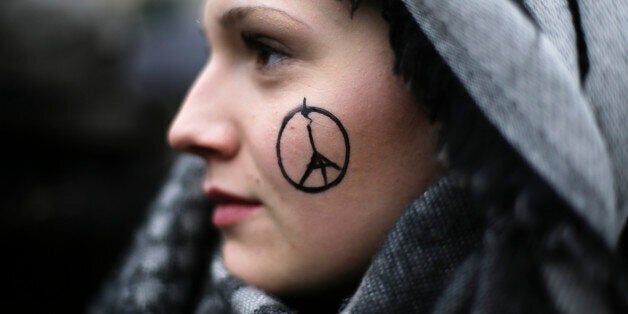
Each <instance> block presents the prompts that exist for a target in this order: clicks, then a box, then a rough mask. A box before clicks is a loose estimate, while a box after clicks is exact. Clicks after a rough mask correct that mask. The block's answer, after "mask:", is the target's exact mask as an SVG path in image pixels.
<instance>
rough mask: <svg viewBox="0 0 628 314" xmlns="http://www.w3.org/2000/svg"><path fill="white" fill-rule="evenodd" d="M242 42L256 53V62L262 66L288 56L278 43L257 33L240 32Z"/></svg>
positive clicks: (272, 63)
mask: <svg viewBox="0 0 628 314" xmlns="http://www.w3.org/2000/svg"><path fill="white" fill-rule="evenodd" d="M242 40H243V41H244V44H245V45H246V46H247V47H248V49H250V50H251V51H253V52H254V53H255V54H256V58H257V60H256V63H257V64H258V65H259V66H260V67H262V68H265V67H269V66H272V65H274V64H276V63H279V62H281V61H282V60H284V59H286V58H288V57H289V56H288V54H287V53H284V52H282V51H281V50H280V49H279V48H278V47H276V46H279V44H278V43H276V42H275V41H274V40H272V39H269V38H267V37H263V36H259V35H251V34H248V33H243V34H242Z"/></svg>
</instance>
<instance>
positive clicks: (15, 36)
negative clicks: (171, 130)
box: [0, 0, 206, 313]
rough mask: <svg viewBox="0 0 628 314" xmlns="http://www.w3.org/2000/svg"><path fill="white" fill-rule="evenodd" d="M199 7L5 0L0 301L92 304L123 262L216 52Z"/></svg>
mask: <svg viewBox="0 0 628 314" xmlns="http://www.w3.org/2000/svg"><path fill="white" fill-rule="evenodd" d="M200 15H201V0H192V1H190V0H188V1H178V0H83V1H74V0H2V1H1V2H0V42H1V44H0V143H1V145H2V147H3V149H2V158H3V161H2V163H0V164H1V166H0V167H2V168H1V169H2V170H1V171H2V172H1V173H2V180H0V185H1V188H0V232H1V235H0V241H1V242H0V252H2V254H1V255H0V256H1V258H0V261H1V262H0V263H1V264H2V268H1V269H2V270H1V271H2V277H1V278H2V282H3V284H4V286H5V289H3V290H5V291H8V293H6V292H4V293H3V294H0V298H1V301H2V304H3V308H5V309H9V308H17V309H19V310H18V312H20V313H33V312H53V311H61V312H63V313H82V312H83V311H84V310H85V307H86V304H87V303H88V302H89V300H90V298H92V297H94V294H95V293H96V292H97V291H98V288H99V287H100V286H101V284H102V282H103V280H104V279H105V278H106V277H107V276H108V275H109V274H110V273H111V271H112V270H113V268H114V267H115V265H116V264H117V263H118V262H119V261H120V259H121V257H122V255H123V254H124V252H125V250H126V249H127V247H128V245H129V244H130V241H131V236H132V231H133V229H134V228H135V227H136V226H137V225H138V224H139V223H140V221H141V220H142V218H143V217H144V216H145V213H146V210H147V206H148V204H149V203H150V201H151V199H152V197H153V196H154V195H155V193H156V192H157V189H158V188H159V185H160V183H161V180H162V178H163V175H164V174H165V173H166V170H167V168H168V165H169V163H170V160H171V159H172V157H173V154H174V153H173V152H172V151H171V150H170V149H169V148H168V146H167V143H166V137H165V133H166V130H167V127H168V124H169V122H170V120H171V119H172V117H173V116H174V113H175V112H176V109H177V107H178V105H179V103H180V102H181V101H182V99H183V97H184V96H185V92H186V90H187V87H188V86H189V85H190V84H191V82H192V80H193V79H194V76H195V75H196V73H197V72H198V71H199V70H200V68H201V67H202V64H203V62H204V60H205V58H206V48H205V44H204V40H203V39H202V38H201V36H199V31H198V28H199V26H198V20H199V18H200ZM7 283H8V284H7Z"/></svg>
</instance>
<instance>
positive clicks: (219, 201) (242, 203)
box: [206, 189, 262, 228]
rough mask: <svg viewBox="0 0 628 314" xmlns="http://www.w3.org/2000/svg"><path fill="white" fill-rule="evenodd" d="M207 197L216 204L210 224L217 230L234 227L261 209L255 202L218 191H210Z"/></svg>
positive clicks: (259, 204)
mask: <svg viewBox="0 0 628 314" xmlns="http://www.w3.org/2000/svg"><path fill="white" fill-rule="evenodd" d="M206 194H207V196H208V197H209V198H210V199H211V200H212V201H213V202H214V203H215V204H216V207H215V208H214V213H213V215H212V222H213V223H214V225H215V226H216V227H218V228H224V227H228V226H231V225H235V224H236V223H238V222H240V221H241V220H243V219H244V218H246V217H248V216H249V215H251V214H253V213H254V212H255V211H257V210H258V209H260V208H261V205H262V204H261V203H260V202H258V201H255V200H250V199H246V198H244V197H240V196H236V195H233V194H229V193H227V192H223V191H220V190H218V189H211V190H209V191H208V192H207V193H206Z"/></svg>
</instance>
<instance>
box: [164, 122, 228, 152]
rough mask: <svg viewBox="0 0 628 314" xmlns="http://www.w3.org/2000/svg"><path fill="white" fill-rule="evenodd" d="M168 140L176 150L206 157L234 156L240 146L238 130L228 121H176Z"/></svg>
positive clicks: (169, 132)
mask: <svg viewBox="0 0 628 314" xmlns="http://www.w3.org/2000/svg"><path fill="white" fill-rule="evenodd" d="M168 142H169V144H170V146H171V147H172V148H174V149H176V150H179V151H184V152H188V153H193V154H196V155H199V156H201V157H204V158H208V157H217V158H223V159H228V158H232V157H233V156H235V155H236V154H237V152H238V150H239V148H240V141H239V138H238V133H237V130H236V129H235V127H233V126H232V125H231V124H230V123H228V122H205V123H197V124H192V123H187V124H183V123H178V122H177V121H175V123H173V124H172V126H171V127H170V130H169V131H168Z"/></svg>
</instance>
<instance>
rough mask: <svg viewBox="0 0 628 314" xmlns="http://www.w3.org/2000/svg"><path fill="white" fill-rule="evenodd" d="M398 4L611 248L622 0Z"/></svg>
mask: <svg viewBox="0 0 628 314" xmlns="http://www.w3.org/2000/svg"><path fill="white" fill-rule="evenodd" d="M403 2H404V3H405V5H406V7H407V9H408V10H409V12H410V13H411V14H412V16H413V17H414V19H415V20H416V23H417V24H418V25H419V27H420V28H421V30H422V31H423V33H424V34H425V35H426V36H427V38H428V39H429V40H430V41H431V43H432V44H433V45H434V47H435V49H436V50H437V51H438V53H439V54H440V55H441V56H442V58H443V60H444V61H445V62H446V63H447V65H448V66H449V67H450V68H451V70H452V71H453V72H454V74H455V75H456V76H457V78H458V79H459V80H460V81H461V83H462V84H463V85H464V88H465V89H466V91H467V92H468V93H469V95H470V96H471V97H472V98H473V101H474V103H475V104H476V105H477V107H478V108H479V110H480V111H481V112H482V113H483V114H484V115H485V116H486V117H487V119H488V120H489V121H490V122H491V123H492V124H493V125H494V126H495V128H496V129H497V130H498V131H499V132H500V134H501V135H502V136H503V137H504V138H505V139H506V140H507V142H508V143H509V144H510V145H512V147H513V148H514V149H515V150H516V152H517V153H518V154H520V155H521V157H522V158H523V159H524V160H525V161H526V162H527V163H528V165H529V166H530V167H531V168H532V169H533V170H534V171H536V172H537V173H538V175H539V176H540V177H542V178H543V179H544V180H545V181H546V182H547V183H548V184H549V185H550V186H551V187H552V188H553V189H554V190H555V191H556V193H558V195H559V196H560V197H562V198H563V199H564V200H565V201H566V202H567V203H568V204H569V205H571V207H573V209H574V210H575V211H576V212H577V213H578V215H579V216H580V217H582V218H583V219H584V220H585V221H586V222H587V223H589V224H590V226H591V227H592V228H593V229H594V230H595V231H596V232H597V233H599V235H600V236H602V237H603V238H604V239H605V240H606V241H607V243H608V244H609V245H611V246H614V245H615V244H616V241H617V239H618V237H619V233H620V232H621V227H622V225H623V223H624V221H625V219H626V215H627V213H628V201H627V198H628V170H626V169H628V146H627V145H626V144H628V128H627V127H626V126H625V125H626V123H625V121H627V119H628V106H626V105H625V102H626V99H628V77H627V75H626V73H628V36H627V35H626V32H625V30H626V29H628V4H626V3H625V2H623V1H620V0H603V1H593V0H582V1H567V0H554V1H536V0H523V1H512V0H465V1H462V0H450V1H441V0H421V1H419V0H404V1H403Z"/></svg>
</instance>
